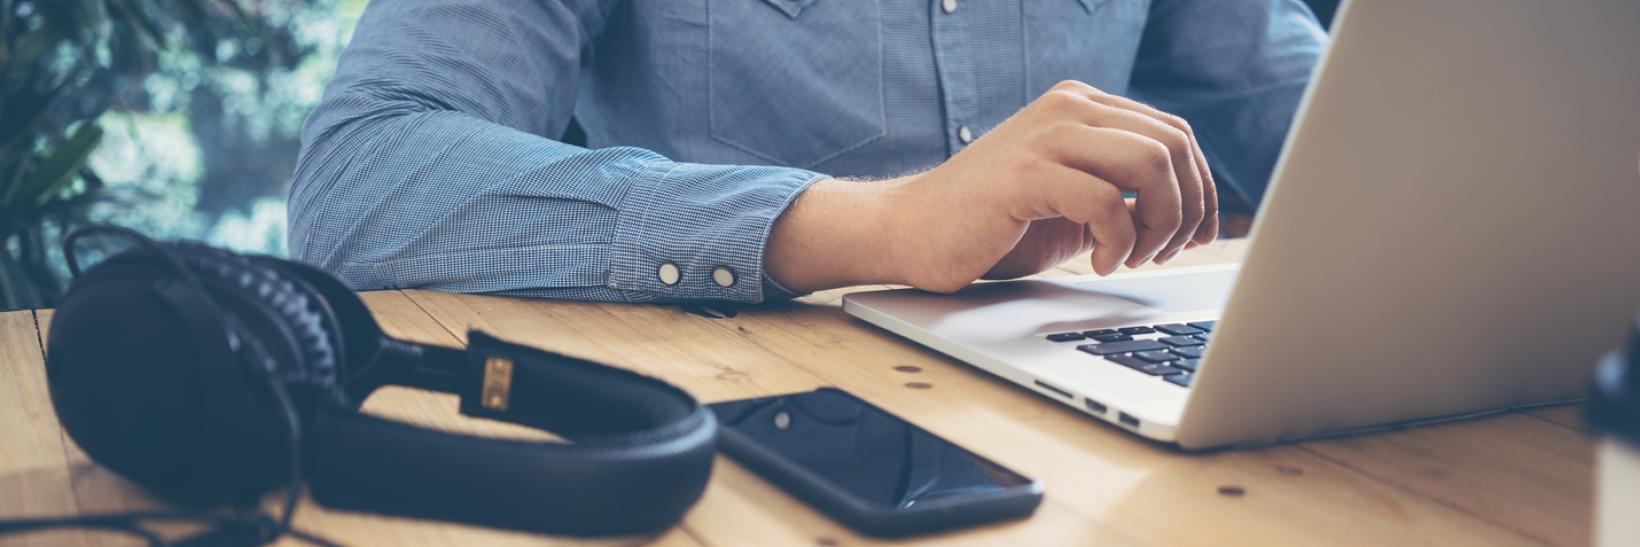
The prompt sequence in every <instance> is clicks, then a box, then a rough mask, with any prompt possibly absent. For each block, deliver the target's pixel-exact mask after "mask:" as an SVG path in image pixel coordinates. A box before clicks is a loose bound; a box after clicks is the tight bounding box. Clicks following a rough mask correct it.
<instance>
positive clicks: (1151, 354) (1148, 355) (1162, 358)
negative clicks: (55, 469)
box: [1133, 351, 1179, 363]
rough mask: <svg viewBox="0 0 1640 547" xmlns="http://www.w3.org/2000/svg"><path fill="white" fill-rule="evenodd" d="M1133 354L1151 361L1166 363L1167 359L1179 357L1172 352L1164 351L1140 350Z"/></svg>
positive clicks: (1174, 359)
mask: <svg viewBox="0 0 1640 547" xmlns="http://www.w3.org/2000/svg"><path fill="white" fill-rule="evenodd" d="M1133 356H1134V357H1138V358H1140V359H1144V360H1146V361H1150V362H1152V363H1166V362H1168V361H1176V360H1178V359H1179V356H1177V355H1173V354H1172V353H1168V352H1166V351H1141V352H1139V353H1135V354H1133Z"/></svg>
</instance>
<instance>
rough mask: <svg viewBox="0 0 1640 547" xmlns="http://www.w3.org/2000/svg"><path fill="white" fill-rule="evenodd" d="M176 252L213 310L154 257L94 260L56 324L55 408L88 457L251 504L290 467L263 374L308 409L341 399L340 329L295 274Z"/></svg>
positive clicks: (178, 495)
mask: <svg viewBox="0 0 1640 547" xmlns="http://www.w3.org/2000/svg"><path fill="white" fill-rule="evenodd" d="M171 249H172V252H173V253H174V254H175V255H176V256H177V257H178V258H179V259H180V260H181V261H182V263H183V264H185V266H186V267H188V268H189V269H190V270H191V271H192V272H193V273H194V275H195V276H196V277H197V278H198V280H199V282H200V283H201V284H203V285H204V287H205V289H206V291H208V292H209V293H210V294H209V297H208V301H209V302H210V303H214V306H213V305H212V304H210V303H208V302H207V296H206V295H201V294H198V293H199V291H198V289H197V288H195V287H193V286H191V285H189V284H187V283H184V282H183V278H182V277H181V276H180V275H178V274H177V272H175V271H174V268H173V266H171V265H170V264H169V263H168V262H166V261H164V260H160V259H159V257H158V256H156V255H154V254H153V252H152V251H147V250H132V251H127V252H125V253H121V254H120V255H117V256H115V257H112V258H110V259H108V260H106V261H104V262H103V263H101V264H98V265H97V266H96V267H94V268H92V269H91V270H89V271H87V272H85V273H84V274H83V275H82V276H81V277H80V279H78V280H76V282H75V284H74V287H73V289H71V290H70V291H69V293H68V294H67V295H65V296H64V299H63V301H62V304H61V306H60V307H59V310H58V313H57V315H56V316H55V317H54V318H53V322H52V328H53V332H52V334H53V336H52V339H51V344H50V347H49V348H48V356H47V365H48V367H47V368H48V375H49V377H50V379H51V388H52V396H53V402H54V404H55V405H56V406H57V411H58V415H59V416H60V417H61V418H62V421H63V425H64V428H65V429H66V430H67V431H68V432H69V434H70V436H71V437H73V438H74V439H75V440H76V442H78V443H79V444H80V445H81V446H82V447H83V448H84V449H85V450H86V452H87V453H89V454H90V455H91V456H92V457H93V459H95V460H97V461H98V462H101V463H103V464H104V465H107V466H108V467H109V468H111V469H113V470H115V471H116V472H119V473H120V474H121V475H123V476H126V477H127V478H130V479H132V480H134V481H136V482H138V483H140V484H143V485H144V486H146V487H148V488H149V489H151V490H153V491H154V492H155V493H157V494H160V495H162V496H164V497H167V498H171V499H173V500H175V501H179V502H183V503H193V504H214V503H220V502H224V501H230V502H238V501H247V500H253V499H255V498H256V497H257V496H258V495H260V494H261V493H263V492H265V491H267V490H268V489H270V488H271V487H274V486H276V485H277V484H279V483H280V482H281V481H283V480H284V478H285V476H284V474H285V472H286V469H287V467H286V466H287V465H288V463H289V462H288V461H286V460H287V457H286V456H285V450H284V449H283V448H282V447H284V446H285V443H286V442H287V436H288V432H287V431H286V427H287V426H286V424H285V421H284V418H283V417H282V415H281V414H280V413H279V410H278V408H277V407H276V406H275V402H274V401H273V400H272V398H271V392H269V391H268V390H267V385H266V382H267V379H266V377H264V376H263V375H264V374H267V373H271V374H272V375H273V378H275V379H276V380H277V381H279V382H281V383H283V384H285V385H286V387H287V389H286V391H287V392H288V393H289V394H290V396H291V398H292V400H293V401H292V402H293V403H295V404H296V406H297V409H298V411H299V413H300V414H307V415H311V413H312V409H313V408H314V407H315V405H327V406H328V405H343V406H345V405H347V404H348V401H347V398H346V395H345V393H343V391H342V390H341V388H340V387H339V386H338V385H337V382H336V378H337V360H338V357H339V352H338V351H337V350H336V342H337V341H339V336H340V334H339V333H338V332H337V326H336V324H335V323H336V322H335V320H334V319H332V318H330V317H328V316H327V314H325V313H320V303H319V302H317V301H316V299H317V298H319V296H318V295H316V294H314V293H313V292H312V289H311V288H310V287H308V286H307V285H306V284H305V283H303V282H302V281H301V280H299V279H290V278H286V277H285V276H283V275H281V274H280V273H279V272H277V271H275V270H273V269H270V268H267V267H265V266H262V265H258V264H253V263H251V262H250V261H247V260H245V259H243V258H239V257H237V256H234V255H231V254H228V253H225V252H222V251H217V250H214V249H210V248H207V247H202V246H197V245H189V244H172V246H171ZM230 337H232V338H236V339H237V342H238V344H239V346H240V347H239V349H238V351H234V350H231V349H230V348H229V347H228V346H227V342H226V340H228V339H229V338H230ZM70 340H72V341H74V342H73V343H70V342H68V341H70ZM256 367H261V368H264V369H266V371H267V372H265V373H264V372H262V371H258V370H257V368H256Z"/></svg>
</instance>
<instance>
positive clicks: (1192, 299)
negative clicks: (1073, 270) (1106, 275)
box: [1073, 270, 1237, 313]
mask: <svg viewBox="0 0 1640 547" xmlns="http://www.w3.org/2000/svg"><path fill="white" fill-rule="evenodd" d="M1236 273H1237V272H1236V270H1226V271H1214V272H1203V273H1199V274H1186V275H1163V276H1147V277H1132V278H1125V279H1096V280H1091V281H1084V282H1080V283H1076V284H1075V285H1074V286H1075V287H1076V288H1077V289H1080V291H1078V292H1080V293H1082V294H1085V295H1087V296H1088V297H1093V298H1097V299H1106V298H1119V299H1122V300H1127V301H1129V302H1132V303H1134V304H1138V305H1141V306H1145V307H1149V308H1155V309H1158V310H1162V311H1164V312H1167V313H1180V312H1187V311H1197V310H1217V309H1224V305H1225V303H1226V301H1227V300H1229V298H1230V288H1231V287H1232V286H1234V285H1235V283H1236ZM1073 294H1074V293H1073Z"/></svg>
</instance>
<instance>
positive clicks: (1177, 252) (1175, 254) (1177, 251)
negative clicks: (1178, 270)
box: [1162, 249, 1184, 264]
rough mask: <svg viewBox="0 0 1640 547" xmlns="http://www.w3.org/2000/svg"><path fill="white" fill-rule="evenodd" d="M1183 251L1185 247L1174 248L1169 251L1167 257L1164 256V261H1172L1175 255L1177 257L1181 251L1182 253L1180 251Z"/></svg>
mask: <svg viewBox="0 0 1640 547" xmlns="http://www.w3.org/2000/svg"><path fill="white" fill-rule="evenodd" d="M1183 251H1184V249H1174V250H1173V252H1171V253H1167V258H1163V259H1162V263H1164V264H1165V263H1167V262H1169V261H1172V260H1173V257H1175V256H1179V253H1180V252H1183Z"/></svg>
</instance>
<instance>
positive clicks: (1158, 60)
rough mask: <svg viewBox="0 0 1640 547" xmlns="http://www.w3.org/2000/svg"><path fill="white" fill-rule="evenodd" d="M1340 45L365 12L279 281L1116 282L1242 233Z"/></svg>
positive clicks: (1245, 24) (1166, 18)
mask: <svg viewBox="0 0 1640 547" xmlns="http://www.w3.org/2000/svg"><path fill="white" fill-rule="evenodd" d="M1324 41H1325V37H1324V33H1323V31H1322V30H1321V28H1320V27H1319V25H1318V24H1317V23H1316V21H1315V18H1314V16H1313V15H1311V13H1310V12H1309V11H1308V9H1307V8H1305V7H1304V6H1303V5H1302V4H1300V3H1299V0H921V1H913V0H882V1H881V2H871V1H866V0H633V1H621V0H603V1H598V0H529V1H526V0H507V1H497V0H445V1H433V0H397V1H377V2H373V3H371V5H370V6H369V8H368V9H367V10H366V12H365V14H364V17H363V19H362V20H361V21H360V23H359V26H358V29H357V31H356V32H355V33H354V36H353V41H352V43H351V44H350V45H349V46H348V48H347V50H346V51H345V52H344V53H343V55H342V57H341V60H340V61H339V65H338V67H337V71H336V76H335V77H334V79H333V80H332V81H331V82H330V85H329V87H328V89H327V90H326V92H325V96H324V99H323V102H322V103H321V105H320V106H319V107H318V109H316V110H315V111H314V113H313V114H312V116H311V117H310V118H309V119H308V122H307V126H306V128H305V131H304V146H303V151H302V156H301V159H300V161H299V166H298V169H297V173H296V180H295V183H294V187H293V189H292V196H291V201H290V226H291V238H290V240H291V254H292V255H293V256H294V257H296V258H298V259H300V260H304V261H307V262H311V263H314V264H318V265H320V266H321V267H323V268H325V269H327V270H329V271H331V272H334V273H336V274H338V275H340V276H341V277H343V278H344V279H346V280H348V281H349V282H351V283H352V284H353V285H354V286H355V287H356V288H361V289H366V288H380V287H429V288H436V289H443V290H452V291H463V292H496V293H503V294H513V295H524V296H538V297H549V298H566V299H581V300H604V301H624V302H648V301H685V300H731V301H746V302H756V301H761V300H765V299H769V298H782V297H788V296H790V295H792V294H795V293H802V292H807V291H813V290H819V289H825V288H832V287H839V286H847V285H854V284H862V283H903V284H908V285H913V286H916V287H920V288H924V289H928V290H933V291H942V292H945V291H954V290H956V289H959V288H961V287H962V286H964V285H966V284H968V283H970V282H972V281H974V280H975V279H979V278H981V277H986V278H1005V277H1015V276H1021V275H1028V274H1032V273H1036V272H1039V271H1042V270H1044V269H1047V268H1049V267H1052V266H1053V265H1055V264H1057V263H1059V262H1061V261H1063V260H1065V259H1066V258H1069V257H1071V256H1074V255H1076V254H1079V253H1081V252H1084V251H1087V250H1089V249H1092V251H1093V253H1092V265H1093V268H1094V270H1095V271H1096V272H1098V273H1099V274H1108V273H1110V272H1112V271H1114V270H1116V269H1117V268H1118V267H1120V266H1124V265H1125V266H1128V267H1134V266H1137V265H1139V264H1142V263H1144V262H1147V261H1156V262H1164V261H1166V260H1169V259H1171V258H1172V257H1174V256H1176V255H1177V254H1178V253H1179V252H1180V251H1181V250H1183V249H1185V248H1188V247H1192V246H1196V245H1201V244H1205V243H1208V242H1211V241H1212V240H1213V239H1214V238H1215V237H1216V235H1217V232H1218V230H1219V226H1220V211H1221V207H1222V210H1223V211H1225V212H1233V213H1243V214H1245V213H1251V212H1252V210H1253V208H1254V207H1255V206H1256V204H1257V203H1258V201H1259V199H1260V197H1261V196H1262V194H1263V191H1264V185H1265V183H1266V180H1267V179H1268V177H1269V175H1270V171H1271V168H1272V165H1273V164H1274V162H1275V159H1276V156H1277V153H1278V151H1279V149H1280V146H1281V142H1282V140H1283V138H1284V134H1285V131H1286V128H1287V126H1288V124H1289V122H1290V120H1291V118H1292V115H1293V112H1294V110H1295V108H1296V107H1297V103H1298V99H1299V95H1300V94H1301V92H1302V89H1303V87H1304V84H1305V81H1306V79H1307V78H1308V76H1309V73H1310V71H1311V69H1312V68H1313V66H1314V65H1315V63H1316V61H1317V59H1318V57H1319V55H1320V52H1321V50H1322V48H1323V46H1324ZM1130 97H1131V98H1130ZM1141 101H1143V102H1141ZM1150 105H1154V106H1150ZM572 118H573V119H575V120H577V121H578V122H579V123H580V124H581V125H582V126H583V127H585V130H586V138H587V144H588V145H589V146H590V147H591V149H587V148H581V147H577V146H573V145H570V144H565V143H563V142H559V141H558V140H555V139H557V138H558V137H560V136H561V135H563V134H564V131H565V128H566V127H567V126H568V125H569V124H570V122H571V119H572ZM1187 120H1188V121H1187ZM1210 165H1211V166H1212V170H1210V168H1209V166H1210ZM930 166H933V167H932V168H930ZM1124 193H1128V194H1129V195H1134V196H1136V198H1132V199H1124V197H1123V196H1124Z"/></svg>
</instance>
